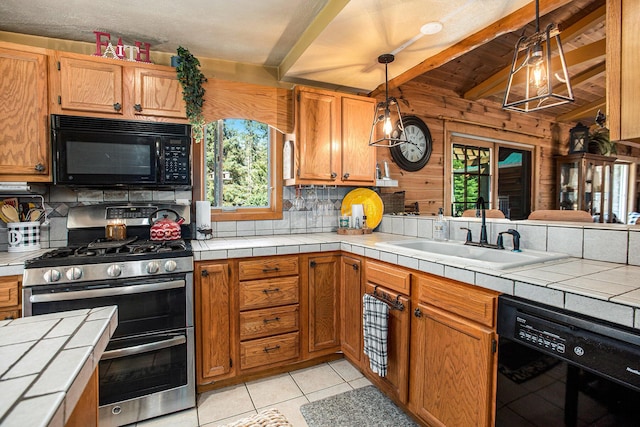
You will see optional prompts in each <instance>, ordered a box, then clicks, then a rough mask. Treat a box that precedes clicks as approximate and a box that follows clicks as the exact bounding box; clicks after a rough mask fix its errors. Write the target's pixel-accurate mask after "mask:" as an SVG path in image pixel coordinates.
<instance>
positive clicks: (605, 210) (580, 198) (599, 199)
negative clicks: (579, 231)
mask: <svg viewBox="0 0 640 427" xmlns="http://www.w3.org/2000/svg"><path fill="white" fill-rule="evenodd" d="M615 161H616V159H615V157H610V156H600V155H597V154H588V153H575V154H569V155H568V156H562V157H558V158H557V173H558V193H559V194H558V200H557V201H558V209H566V210H583V211H586V212H589V213H590V214H591V215H592V216H593V219H594V221H595V222H611V221H612V219H613V215H611V207H612V195H611V189H612V185H613V164H614V163H615Z"/></svg>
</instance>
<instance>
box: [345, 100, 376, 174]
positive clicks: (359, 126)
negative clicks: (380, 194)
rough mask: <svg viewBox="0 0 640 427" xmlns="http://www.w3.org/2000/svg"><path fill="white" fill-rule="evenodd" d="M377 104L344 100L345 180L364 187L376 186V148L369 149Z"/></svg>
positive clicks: (370, 101) (369, 101)
mask: <svg viewBox="0 0 640 427" xmlns="http://www.w3.org/2000/svg"><path fill="white" fill-rule="evenodd" d="M375 103H376V100H375V99H374V98H364V97H351V96H343V97H342V180H343V181H344V182H345V183H353V184H354V185H355V184H360V185H372V184H374V179H375V177H374V171H375V168H376V148H375V147H370V146H369V137H370V136H371V125H372V122H373V110H374V107H375Z"/></svg>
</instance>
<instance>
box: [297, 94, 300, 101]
mask: <svg viewBox="0 0 640 427" xmlns="http://www.w3.org/2000/svg"><path fill="white" fill-rule="evenodd" d="M297 98H298V102H300V92H298V96H297Z"/></svg>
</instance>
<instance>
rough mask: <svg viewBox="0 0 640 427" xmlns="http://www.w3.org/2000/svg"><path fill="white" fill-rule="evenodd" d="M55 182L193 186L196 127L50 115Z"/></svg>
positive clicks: (78, 185) (116, 185)
mask: <svg viewBox="0 0 640 427" xmlns="http://www.w3.org/2000/svg"><path fill="white" fill-rule="evenodd" d="M51 141H52V147H53V171H54V183H55V184H59V185H68V186H76V187H98V186H99V187H123V186H126V187H128V186H131V187H136V188H157V189H162V188H166V189H171V188H173V189H176V188H190V187H191V127H190V126H189V125H185V124H177V123H162V122H146V121H132V120H131V121H130V120H117V119H99V118H94V117H79V116H64V115H56V114H52V115H51Z"/></svg>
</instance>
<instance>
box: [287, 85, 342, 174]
mask: <svg viewBox="0 0 640 427" xmlns="http://www.w3.org/2000/svg"><path fill="white" fill-rule="evenodd" d="M297 101H298V108H297V110H296V113H297V117H296V124H297V140H298V143H297V147H298V150H299V152H298V156H299V157H298V160H299V162H298V168H297V171H296V178H297V179H299V180H303V181H304V180H309V181H326V182H327V183H332V182H335V181H336V179H338V174H339V173H340V164H339V160H340V156H339V152H340V141H339V138H340V135H339V129H338V123H339V122H338V107H339V105H338V102H339V98H337V97H336V96H334V95H332V94H331V93H327V92H321V91H311V90H299V91H298V94H297Z"/></svg>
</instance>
